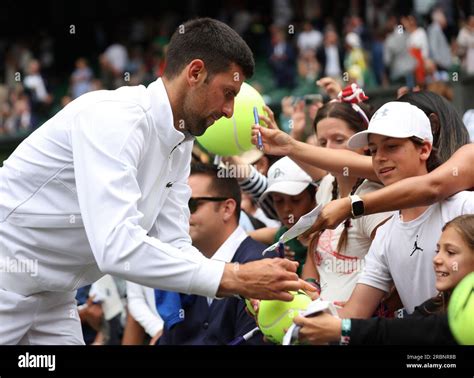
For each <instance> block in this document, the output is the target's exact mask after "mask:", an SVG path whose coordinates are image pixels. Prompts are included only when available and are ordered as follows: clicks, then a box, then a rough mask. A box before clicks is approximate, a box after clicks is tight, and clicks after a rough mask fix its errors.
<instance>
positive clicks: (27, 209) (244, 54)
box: [0, 18, 311, 344]
mask: <svg viewBox="0 0 474 378" xmlns="http://www.w3.org/2000/svg"><path fill="white" fill-rule="evenodd" d="M254 65H255V64H254V60H253V57H252V52H251V51H250V49H249V47H248V46H247V44H246V43H245V42H244V41H243V40H242V38H241V37H240V36H239V35H238V34H237V33H236V32H235V31H234V30H232V29H231V28H230V27H228V26H227V25H225V24H224V23H222V22H219V21H216V20H212V19H206V18H205V19H195V20H192V21H189V22H186V23H184V24H183V25H180V26H179V28H178V30H177V31H176V32H175V34H174V35H173V36H172V38H171V41H170V43H169V47H168V52H167V64H166V69H165V72H164V74H163V77H162V78H159V79H157V80H156V81H154V82H153V83H151V84H150V85H149V86H148V87H144V86H141V85H140V86H135V87H122V88H119V89H117V90H115V91H94V92H91V93H86V94H84V95H83V96H80V97H79V98H77V99H76V100H74V101H73V102H71V103H70V104H69V105H68V106H66V107H65V108H64V109H62V110H61V111H60V112H58V113H57V114H56V115H55V116H54V117H53V118H51V119H50V120H48V121H47V122H45V124H44V125H42V126H41V127H40V128H38V129H37V130H36V131H35V132H34V133H33V134H31V135H30V136H29V137H28V138H26V139H25V140H24V141H23V142H22V143H21V144H20V146H18V148H17V149H16V150H15V151H14V152H13V153H12V155H11V156H10V157H9V158H8V159H7V160H6V161H5V163H4V166H3V167H2V168H0V199H1V200H0V268H2V269H1V272H0V344H83V343H84V341H83V337H82V332H81V326H80V322H79V317H78V314H77V306H76V302H75V291H76V289H78V288H79V287H82V286H85V285H87V284H90V283H92V282H94V281H96V280H98V279H99V278H100V277H102V276H103V275H104V274H111V275H113V276H116V277H119V278H123V279H125V280H127V281H132V282H136V283H138V284H141V285H145V286H148V287H154V288H160V289H164V290H172V291H179V292H182V293H194V294H199V295H204V296H209V297H216V296H219V297H223V296H231V295H234V294H240V295H243V296H247V297H255V298H263V299H283V300H291V298H292V295H290V294H289V293H288V291H290V290H297V289H300V288H304V287H306V288H308V290H311V286H310V285H309V284H308V285H307V284H306V283H304V282H301V281H299V280H298V277H297V275H296V273H295V272H296V268H297V264H295V263H293V262H291V261H288V260H283V259H266V260H262V261H258V262H251V263H248V264H241V265H236V264H230V263H227V264H226V263H224V262H222V261H215V260H210V259H207V258H205V257H204V256H203V255H202V254H201V253H200V252H199V251H198V250H197V249H196V248H195V247H193V246H192V245H191V239H190V237H189V234H188V232H189V222H188V220H189V210H188V207H187V202H188V199H189V196H190V190H189V186H188V185H187V179H188V175H189V166H190V161H191V151H192V146H193V141H194V136H199V135H202V134H203V133H204V132H205V130H206V129H207V128H208V127H209V126H210V125H211V124H212V123H214V121H215V120H217V119H219V118H221V117H222V116H225V117H231V116H232V113H233V108H234V97H235V96H236V95H237V93H238V92H239V90H240V87H241V85H242V82H243V80H244V79H245V78H249V77H251V76H252V74H253V70H254ZM15 266H24V267H26V268H27V269H22V270H21V271H18V270H15V269H13V268H12V267H15Z"/></svg>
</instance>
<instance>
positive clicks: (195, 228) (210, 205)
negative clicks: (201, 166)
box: [188, 174, 224, 248]
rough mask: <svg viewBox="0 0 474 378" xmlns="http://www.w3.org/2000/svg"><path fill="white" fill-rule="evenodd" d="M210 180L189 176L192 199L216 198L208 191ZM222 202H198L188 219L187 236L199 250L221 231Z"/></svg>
mask: <svg viewBox="0 0 474 378" xmlns="http://www.w3.org/2000/svg"><path fill="white" fill-rule="evenodd" d="M211 182H212V178H211V177H209V176H206V175H203V174H193V175H191V176H189V181H188V184H189V186H190V187H191V190H192V197H193V198H197V197H218V196H216V195H215V194H214V193H212V192H211V190H209V186H210V185H211ZM222 203H223V202H211V201H206V200H202V201H198V205H197V210H196V211H195V212H194V213H193V214H191V217H190V218H189V235H190V236H191V240H192V242H193V245H194V246H196V247H197V248H200V246H201V245H203V244H207V243H208V241H209V240H212V239H213V238H215V236H216V235H217V234H218V233H219V231H220V230H221V229H222V225H223V223H224V222H223V220H222V217H221V215H220V209H221V206H222Z"/></svg>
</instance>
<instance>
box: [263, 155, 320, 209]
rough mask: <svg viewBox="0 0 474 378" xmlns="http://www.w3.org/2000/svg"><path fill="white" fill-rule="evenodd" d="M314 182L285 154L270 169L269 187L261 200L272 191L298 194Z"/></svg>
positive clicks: (291, 194)
mask: <svg viewBox="0 0 474 378" xmlns="http://www.w3.org/2000/svg"><path fill="white" fill-rule="evenodd" d="M312 182H313V180H312V178H311V176H309V175H308V174H307V173H306V172H305V171H303V170H302V169H301V168H300V167H299V166H298V165H297V164H296V163H295V162H294V161H293V160H291V159H290V158H289V157H287V156H285V157H283V158H281V159H280V160H278V161H276V162H275V163H273V164H272V166H271V167H270V169H269V170H268V187H267V189H266V190H265V191H264V192H263V194H262V196H261V197H260V201H263V199H264V198H265V197H266V196H268V195H269V194H270V193H282V194H288V195H290V196H297V195H298V194H300V193H301V192H303V190H305V189H306V188H307V186H308V185H310V184H311V183H312Z"/></svg>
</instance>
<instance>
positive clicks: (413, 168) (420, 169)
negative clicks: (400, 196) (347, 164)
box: [369, 134, 431, 186]
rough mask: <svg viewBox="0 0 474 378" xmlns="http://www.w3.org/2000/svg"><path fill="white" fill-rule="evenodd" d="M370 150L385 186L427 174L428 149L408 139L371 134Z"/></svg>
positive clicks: (375, 168)
mask: <svg viewBox="0 0 474 378" xmlns="http://www.w3.org/2000/svg"><path fill="white" fill-rule="evenodd" d="M369 150H370V154H371V155H372V166H373V167H374V171H375V174H376V175H377V177H378V178H379V180H380V181H381V182H382V183H383V184H384V185H385V186H387V185H390V184H393V183H394V182H397V181H400V180H402V179H404V178H407V177H413V176H419V175H422V174H424V173H426V160H427V158H428V156H429V153H428V155H426V148H424V147H423V148H422V147H417V146H415V144H414V143H413V142H412V141H411V140H410V139H408V138H391V137H387V136H383V135H377V134H369ZM423 150H425V151H423ZM428 151H429V152H430V151H431V148H428Z"/></svg>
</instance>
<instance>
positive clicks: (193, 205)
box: [188, 197, 228, 214]
mask: <svg viewBox="0 0 474 378" xmlns="http://www.w3.org/2000/svg"><path fill="white" fill-rule="evenodd" d="M226 199H228V198H227V197H191V198H190V199H189V202H188V206H189V211H190V212H191V214H193V213H195V212H196V210H197V209H198V207H199V205H200V203H201V202H202V201H209V202H221V201H225V200H226Z"/></svg>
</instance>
